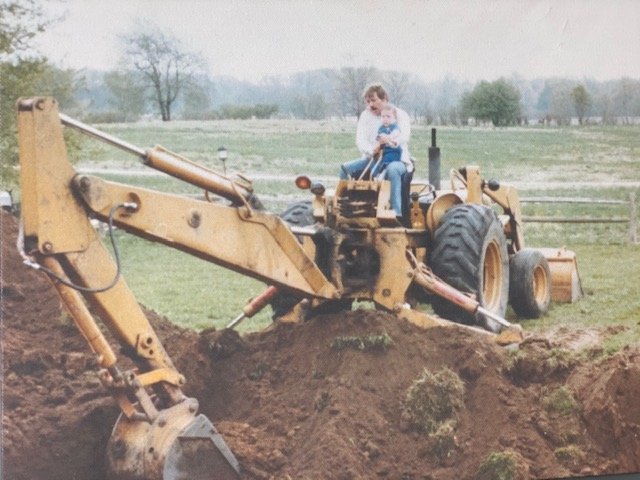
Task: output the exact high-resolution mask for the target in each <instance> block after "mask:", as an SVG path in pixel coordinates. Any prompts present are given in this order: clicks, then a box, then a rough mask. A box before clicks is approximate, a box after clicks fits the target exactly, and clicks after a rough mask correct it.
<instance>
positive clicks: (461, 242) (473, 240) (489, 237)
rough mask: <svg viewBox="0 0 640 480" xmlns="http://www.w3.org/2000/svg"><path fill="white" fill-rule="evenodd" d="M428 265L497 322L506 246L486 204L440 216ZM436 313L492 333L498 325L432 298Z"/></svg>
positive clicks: (504, 287) (502, 304)
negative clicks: (473, 298)
mask: <svg viewBox="0 0 640 480" xmlns="http://www.w3.org/2000/svg"><path fill="white" fill-rule="evenodd" d="M430 266H431V269H432V270H433V273H435V274H436V275H437V276H438V277H440V278H441V279H442V280H444V281H445V282H446V283H448V284H449V285H451V286H452V287H454V288H456V289H458V290H460V291H461V292H464V293H471V294H472V295H474V296H475V299H476V300H477V301H478V302H479V303H480V305H481V306H482V307H484V308H486V309H487V310H489V311H490V312H492V313H495V314H497V315H499V316H501V317H504V314H505V312H506V310H507V304H508V300H509V256H508V253H507V241H506V238H505V235H504V232H503V230H502V225H501V224H500V221H499V220H498V217H497V215H496V213H495V212H494V211H493V210H492V209H490V208H489V207H486V206H484V205H459V206H456V207H453V208H451V209H450V210H449V211H447V212H446V213H445V215H444V216H443V217H442V221H441V223H440V226H439V227H438V229H437V230H436V232H435V235H434V238H433V248H432V249H431V255H430ZM432 306H433V309H434V311H435V312H436V313H437V314H438V315H440V316H441V317H444V318H446V319H449V320H453V321H456V322H460V323H466V324H479V325H481V326H483V327H484V328H486V329H487V330H490V331H492V332H499V331H500V330H501V328H502V326H501V325H500V324H499V323H497V322H496V321H495V320H491V319H490V318H487V317H485V316H484V315H482V314H473V313H469V312H467V311H465V310H463V309H462V308H460V307H458V306H457V305H455V304H453V303H452V302H450V301H448V300H446V299H444V298H441V297H435V298H434V300H433V302H432Z"/></svg>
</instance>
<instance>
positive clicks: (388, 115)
mask: <svg viewBox="0 0 640 480" xmlns="http://www.w3.org/2000/svg"><path fill="white" fill-rule="evenodd" d="M380 118H381V119H382V124H383V125H384V126H385V127H388V126H389V125H391V124H392V123H394V122H395V121H396V109H395V107H394V106H393V105H385V106H384V107H382V110H380Z"/></svg>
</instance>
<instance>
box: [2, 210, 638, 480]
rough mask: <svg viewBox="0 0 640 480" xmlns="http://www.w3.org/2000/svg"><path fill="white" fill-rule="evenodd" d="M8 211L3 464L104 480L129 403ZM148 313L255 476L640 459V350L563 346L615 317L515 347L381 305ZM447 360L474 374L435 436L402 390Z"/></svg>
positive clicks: (21, 477) (18, 477) (456, 471)
mask: <svg viewBox="0 0 640 480" xmlns="http://www.w3.org/2000/svg"><path fill="white" fill-rule="evenodd" d="M1 220H2V262H3V265H2V272H3V273H2V276H3V278H2V283H1V284H0V286H1V289H0V291H1V293H2V331H1V338H2V353H3V358H2V360H3V361H2V374H3V378H2V388H3V410H2V428H3V436H2V439H3V445H2V448H3V454H4V459H3V470H4V471H3V478H11V479H14V480H32V479H47V480H68V479H74V478H75V479H83V480H104V479H105V475H106V473H105V464H104V452H105V450H106V444H107V440H108V438H109V436H110V434H111V428H112V427H113V425H114V423H115V421H116V418H117V416H118V413H119V412H118V409H117V408H116V406H115V403H114V402H113V400H112V399H111V397H110V396H109V395H108V394H107V392H106V391H105V390H104V389H103V387H102V385H101V383H100V381H99V380H98V377H97V374H96V371H97V362H96V360H95V358H94V356H93V354H92V353H91V351H90V349H89V347H88V346H87V344H86V342H85V340H84V339H83V338H82V337H81V336H80V335H79V334H78V333H77V331H76V330H75V328H74V327H73V326H72V324H71V323H70V321H69V319H68V317H67V316H66V315H65V314H64V313H63V312H62V311H61V305H60V301H59V299H58V297H57V295H56V294H55V292H54V291H53V290H52V289H51V287H50V285H49V283H48V281H47V280H46V278H44V276H42V275H41V274H39V273H37V272H34V271H32V270H29V269H28V268H26V267H24V266H23V265H22V262H21V259H20V257H19V255H18V253H17V252H16V249H15V238H16V236H17V225H16V220H15V219H14V218H13V217H12V216H11V215H9V214H7V213H4V212H2V216H1ZM148 316H149V318H150V321H151V322H152V324H153V325H154V328H155V329H156V331H157V333H158V335H159V337H160V338H161V340H162V341H163V343H164V345H165V348H166V349H167V351H168V352H169V354H170V355H171V357H172V358H173V360H174V362H175V364H176V366H177V367H178V369H179V370H180V372H181V373H182V374H184V375H185V377H186V378H187V384H186V386H185V392H186V393H187V395H189V396H194V397H196V398H198V400H199V402H200V409H201V411H202V413H204V414H205V415H207V416H208V417H209V418H210V419H211V420H212V421H213V422H214V423H215V425H216V427H217V428H218V430H219V431H220V432H221V433H222V434H223V436H224V437H225V439H226V441H227V443H228V444H229V446H230V447H231V449H232V450H233V451H234V453H235V454H236V456H237V458H238V459H239V461H240V463H241V466H242V470H243V478H244V479H248V480H255V479H261V480H269V479H285V478H292V479H301V478H310V479H311V478H312V479H371V478H382V479H385V478H386V479H399V478H406V479H426V478H432V479H439V480H448V479H470V480H471V479H475V478H477V475H478V474H479V472H481V471H485V470H482V468H483V465H486V464H487V459H489V458H492V462H493V466H494V467H496V466H503V467H504V466H505V465H506V467H505V468H513V469H514V474H515V475H516V476H517V477H514V478H557V477H563V476H568V475H571V474H573V475H579V474H587V473H588V474H593V475H598V474H608V473H628V472H636V471H640V403H639V402H638V401H637V399H638V398H640V352H639V351H638V349H637V348H629V349H625V350H623V351H621V352H620V353H618V354H616V355H615V356H612V357H602V356H600V357H596V358H595V359H594V358H591V359H590V360H587V358H588V356H583V357H581V356H571V355H567V353H566V352H565V350H566V351H571V350H572V348H574V347H575V346H576V345H578V344H580V343H584V342H583V340H584V338H588V340H589V342H588V343H589V345H591V344H592V343H593V342H595V341H596V340H598V339H599V338H601V337H604V336H606V335H607V332H606V331H603V332H593V331H589V332H587V335H582V336H581V335H579V334H576V335H573V336H571V335H567V338H568V340H567V342H566V343H565V344H563V343H562V342H561V341H559V340H557V338H551V339H550V338H532V339H530V340H527V342H525V343H524V344H523V345H522V346H521V348H520V350H519V351H517V352H515V353H511V352H509V351H508V350H506V349H504V348H501V347H498V346H496V345H493V344H491V343H489V342H487V341H486V339H485V337H484V336H474V335H473V334H470V333H467V332H462V331H458V330H455V329H447V328H434V329H431V330H428V331H424V330H421V329H419V328H417V327H414V326H413V325H411V324H409V323H407V322H404V321H399V320H397V319H395V317H393V316H390V315H388V314H385V313H382V312H375V311H360V310H358V311H353V312H348V313H337V314H336V313H333V314H328V315H324V316H321V317H316V318H315V319H313V320H311V321H308V322H305V323H303V324H299V325H291V324H280V325H276V326H275V327H274V328H272V329H270V330H269V331H266V332H260V333H253V334H249V335H246V336H244V337H242V338H241V337H240V336H238V335H237V334H236V333H235V332H229V331H218V332H216V331H205V332H202V333H201V334H200V335H198V334H197V333H195V332H192V331H189V330H185V329H182V328H179V327H176V326H175V325H173V324H171V323H170V322H169V321H168V320H167V319H164V318H161V317H159V316H158V315H156V314H154V313H153V312H148ZM381 332H384V335H386V336H388V338H390V339H392V340H393V341H392V342H384V343H385V348H384V349H376V350H375V351H373V350H369V349H366V348H365V349H358V348H355V349H354V348H343V349H336V348H332V347H331V345H332V342H333V341H334V340H335V339H336V338H361V339H362V338H368V337H369V336H371V335H372V334H375V335H380V333H381ZM114 346H115V347H116V348H115V350H116V351H119V349H118V348H117V346H116V345H115V344H114ZM597 358H600V359H599V360H598V359H597ZM444 368H446V369H448V370H450V371H451V372H453V373H455V374H456V375H457V376H459V377H460V378H461V379H462V380H463V381H464V391H463V395H462V397H461V402H462V403H461V405H460V406H459V408H457V409H456V412H457V416H456V424H455V428H453V426H452V425H449V424H445V426H444V427H442V428H441V429H440V430H439V431H438V432H437V435H436V437H434V438H432V439H430V441H426V440H425V435H424V434H423V433H422V432H418V431H416V430H415V429H414V428H410V426H409V427H408V426H407V423H406V420H405V419H403V401H404V399H405V398H406V394H407V391H408V389H409V388H410V386H411V385H412V383H413V382H414V381H415V379H416V378H418V377H419V376H420V374H421V373H422V372H423V371H424V370H425V369H426V370H428V371H432V372H437V371H440V370H442V369H444ZM560 389H562V390H560ZM556 392H562V395H560V394H558V393H556ZM554 395H555V396H554ZM556 397H558V398H556ZM545 399H546V400H545ZM569 400H570V401H569ZM552 401H557V404H555V403H550V402H552ZM563 402H564V403H563ZM550 405H555V406H554V407H550ZM567 405H568V406H567ZM565 407H566V408H565ZM504 452H508V455H509V456H508V457H505V456H504V455H503V456H502V457H501V456H499V455H498V454H503V453H504ZM491 455H494V456H493V457H491ZM484 468H485V469H486V468H488V467H486V466H485V467H484Z"/></svg>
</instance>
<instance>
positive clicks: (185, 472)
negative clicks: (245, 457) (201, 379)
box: [107, 399, 240, 480]
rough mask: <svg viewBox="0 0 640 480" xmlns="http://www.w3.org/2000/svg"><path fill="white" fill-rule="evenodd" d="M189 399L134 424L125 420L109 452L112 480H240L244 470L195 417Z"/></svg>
mask: <svg viewBox="0 0 640 480" xmlns="http://www.w3.org/2000/svg"><path fill="white" fill-rule="evenodd" d="M196 410H197V401H195V400H193V399H190V400H187V401H185V402H182V403H180V404H178V405H175V406H173V407H171V408H168V409H166V410H162V411H160V412H159V415H158V417H157V418H156V419H155V420H154V421H152V422H149V421H147V420H133V419H129V418H127V417H125V416H121V417H120V418H119V419H118V422H117V423H116V426H115V427H114V429H113V433H112V435H111V438H110V440H109V445H108V448H107V465H108V469H109V478H110V479H111V480H237V479H239V478H240V467H239V464H238V461H237V460H236V458H235V456H234V455H233V453H231V450H230V449H229V447H228V446H227V444H226V443H225V441H224V440H223V438H222V436H221V435H220V434H219V433H218V431H217V430H216V429H215V427H214V426H213V424H212V423H211V421H209V419H208V418H207V417H206V416H204V415H197V416H196V415H195V411H196Z"/></svg>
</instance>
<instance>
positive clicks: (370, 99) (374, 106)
mask: <svg viewBox="0 0 640 480" xmlns="http://www.w3.org/2000/svg"><path fill="white" fill-rule="evenodd" d="M366 100H367V108H368V109H369V110H371V111H372V112H373V113H375V114H376V115H380V111H381V110H382V107H383V106H384V105H385V104H386V103H387V102H386V101H385V100H381V99H380V98H378V94H377V93H375V92H373V93H372V94H371V95H368V96H367V99H366Z"/></svg>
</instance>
